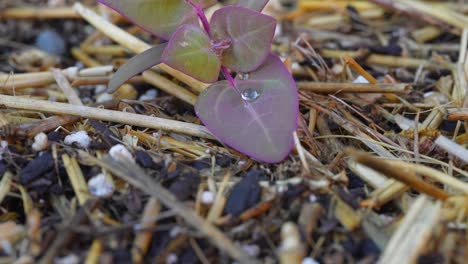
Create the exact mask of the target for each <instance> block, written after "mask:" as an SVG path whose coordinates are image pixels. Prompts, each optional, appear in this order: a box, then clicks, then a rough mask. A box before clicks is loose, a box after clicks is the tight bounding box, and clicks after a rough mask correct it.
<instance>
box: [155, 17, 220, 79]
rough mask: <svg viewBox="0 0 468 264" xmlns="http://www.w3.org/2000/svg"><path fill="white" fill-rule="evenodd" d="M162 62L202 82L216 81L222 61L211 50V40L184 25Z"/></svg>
mask: <svg viewBox="0 0 468 264" xmlns="http://www.w3.org/2000/svg"><path fill="white" fill-rule="evenodd" d="M162 61H163V62H164V63H166V64H167V65H169V66H171V67H172V68H174V69H177V70H179V71H181V72H183V73H185V74H188V75H190V76H192V77H194V78H195V79H198V80H200V81H202V82H214V81H216V80H217V79H218V75H219V70H220V68H221V60H220V59H219V57H218V56H217V54H216V53H215V52H214V51H213V50H212V49H211V42H210V38H209V37H208V35H207V34H206V33H205V31H203V30H202V29H201V28H200V27H197V26H193V25H184V26H182V27H181V28H180V29H179V30H177V31H176V32H175V33H174V35H173V36H172V38H171V39H170V40H169V44H168V46H167V48H166V50H165V51H164V53H163V55H162Z"/></svg>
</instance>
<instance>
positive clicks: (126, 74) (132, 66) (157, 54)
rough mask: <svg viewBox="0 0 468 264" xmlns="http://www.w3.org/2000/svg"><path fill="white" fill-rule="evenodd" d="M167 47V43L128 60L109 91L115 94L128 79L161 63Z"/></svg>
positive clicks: (119, 70) (115, 76)
mask: <svg viewBox="0 0 468 264" xmlns="http://www.w3.org/2000/svg"><path fill="white" fill-rule="evenodd" d="M166 46H167V44H166V43H165V44H159V45H157V46H154V47H152V48H150V49H148V50H146V51H144V52H142V53H140V54H138V55H136V56H134V57H133V58H131V59H130V60H128V61H127V63H125V64H124V65H122V66H121V67H120V68H119V69H118V70H117V72H116V73H115V74H114V75H113V76H112V78H111V80H110V81H109V86H108V88H107V91H108V92H110V93H112V92H115V91H116V90H117V89H118V88H119V87H120V86H121V85H122V84H123V83H124V82H126V81H127V80H128V79H130V78H132V77H133V76H135V75H137V74H139V73H141V72H143V71H145V70H147V69H149V68H151V67H153V66H155V65H157V64H159V63H161V55H162V53H163V51H164V49H165V48H166Z"/></svg>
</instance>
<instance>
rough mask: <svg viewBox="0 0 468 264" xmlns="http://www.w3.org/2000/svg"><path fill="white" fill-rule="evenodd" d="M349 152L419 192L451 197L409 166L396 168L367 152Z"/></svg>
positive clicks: (358, 160)
mask: <svg viewBox="0 0 468 264" xmlns="http://www.w3.org/2000/svg"><path fill="white" fill-rule="evenodd" d="M348 154H349V155H350V157H351V158H353V159H354V160H355V161H356V162H359V163H361V164H363V165H365V166H367V167H370V168H372V169H374V170H377V171H380V172H382V173H384V174H385V175H387V176H390V177H393V178H395V179H397V180H398V181H401V182H403V183H405V184H407V185H408V186H410V187H411V188H413V189H415V190H417V191H419V192H422V193H426V194H428V195H431V196H433V197H435V198H437V199H441V200H445V199H447V198H448V197H449V194H448V193H446V192H445V191H443V190H441V189H439V188H437V187H435V186H434V185H432V184H430V183H427V182H425V181H424V180H422V179H421V178H419V177H418V176H417V175H416V173H415V172H414V171H411V170H408V169H407V168H404V169H401V168H400V169H399V170H395V165H393V164H390V163H388V162H387V161H385V160H382V159H379V158H377V157H374V156H372V155H370V154H367V153H365V152H360V151H355V150H348Z"/></svg>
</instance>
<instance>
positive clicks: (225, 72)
mask: <svg viewBox="0 0 468 264" xmlns="http://www.w3.org/2000/svg"><path fill="white" fill-rule="evenodd" d="M221 71H222V72H223V75H224V78H226V81H228V83H229V85H231V86H232V88H234V90H235V91H236V93H237V94H238V95H239V96H240V97H241V98H242V95H241V93H240V91H239V89H237V85H236V80H234V78H232V76H231V73H230V72H229V69H228V68H226V66H221Z"/></svg>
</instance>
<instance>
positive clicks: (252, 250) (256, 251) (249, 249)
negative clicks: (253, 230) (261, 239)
mask: <svg viewBox="0 0 468 264" xmlns="http://www.w3.org/2000/svg"><path fill="white" fill-rule="evenodd" d="M242 250H244V252H245V253H247V255H249V256H251V257H258V255H260V248H259V247H258V246H257V245H248V244H247V245H242Z"/></svg>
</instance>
